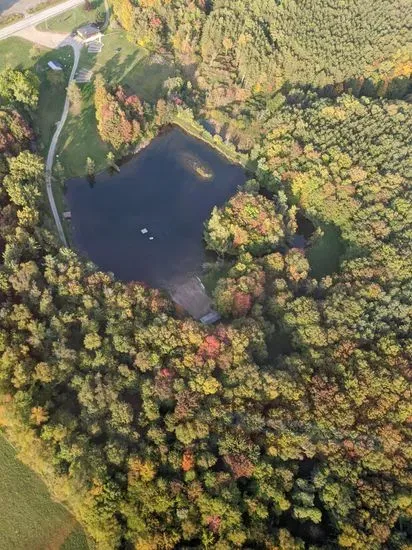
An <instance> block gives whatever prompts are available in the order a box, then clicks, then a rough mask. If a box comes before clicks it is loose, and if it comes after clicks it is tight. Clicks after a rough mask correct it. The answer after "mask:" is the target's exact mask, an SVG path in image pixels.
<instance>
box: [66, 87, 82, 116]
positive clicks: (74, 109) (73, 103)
mask: <svg viewBox="0 0 412 550" xmlns="http://www.w3.org/2000/svg"><path fill="white" fill-rule="evenodd" d="M67 96H68V98H69V101H70V111H71V113H72V115H74V116H78V115H79V114H80V112H81V110H82V93H81V91H80V88H79V86H78V85H77V84H76V82H74V80H72V81H71V82H70V84H69V85H68V87H67Z"/></svg>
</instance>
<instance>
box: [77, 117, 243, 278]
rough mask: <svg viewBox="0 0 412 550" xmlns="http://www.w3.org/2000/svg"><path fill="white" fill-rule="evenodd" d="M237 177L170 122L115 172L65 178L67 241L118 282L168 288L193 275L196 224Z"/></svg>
mask: <svg viewBox="0 0 412 550" xmlns="http://www.w3.org/2000/svg"><path fill="white" fill-rule="evenodd" d="M199 167H200V169H199ZM205 176H206V177H205ZM245 180H246V175H245V172H244V170H243V168H242V167H241V166H237V165H234V164H231V163H230V162H229V161H228V160H226V159H225V158H224V157H222V156H221V155H220V154H219V153H217V152H216V151H215V150H214V149H212V148H211V147H210V146H209V145H207V144H205V143H203V142H202V141H199V140H197V139H195V138H193V137H192V136H189V135H187V134H185V133H184V132H183V131H181V130H180V129H178V128H175V127H174V128H172V129H170V130H168V131H166V132H164V133H163V134H161V135H159V136H158V137H156V138H155V139H154V140H153V141H152V142H151V143H150V144H149V146H148V147H147V148H146V149H144V150H143V151H141V152H140V153H138V154H137V155H136V156H135V157H134V158H133V159H132V160H130V161H129V162H127V163H125V164H124V165H122V166H121V170H120V173H115V174H114V175H110V174H109V173H102V174H99V175H97V176H96V180H95V182H94V184H93V185H92V186H91V185H90V184H89V182H88V181H87V180H86V179H85V178H75V179H71V180H69V181H68V182H67V201H68V203H69V205H70V209H71V213H72V237H73V238H72V240H73V244H74V246H75V247H76V248H77V249H78V250H79V251H80V252H82V253H83V254H85V255H86V256H87V257H88V258H90V259H91V260H92V261H93V262H94V263H95V264H96V265H97V266H98V267H99V268H100V269H102V270H104V271H111V272H112V273H114V275H115V276H116V277H117V278H119V279H121V280H123V281H141V282H145V283H147V284H149V285H150V286H154V287H158V288H171V287H172V286H174V285H176V284H179V283H180V282H182V281H184V280H185V279H187V278H188V276H191V275H196V274H200V272H201V267H202V264H203V263H204V262H205V260H206V251H205V248H204V244H203V230H204V222H205V221H206V220H207V219H208V218H209V216H210V213H211V211H212V209H213V206H215V205H218V206H219V205H222V204H224V203H225V202H226V201H227V200H228V199H229V197H231V196H232V195H233V194H234V193H235V192H236V190H237V187H238V186H239V185H242V184H243V183H244V182H245ZM146 230H147V232H146ZM142 231H143V232H142Z"/></svg>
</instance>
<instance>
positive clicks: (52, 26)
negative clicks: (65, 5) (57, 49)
mask: <svg viewBox="0 0 412 550" xmlns="http://www.w3.org/2000/svg"><path fill="white" fill-rule="evenodd" d="M90 4H91V6H92V9H91V10H89V11H86V10H85V9H84V5H83V4H81V5H80V6H78V7H76V8H74V9H72V10H70V11H66V12H63V13H60V14H59V15H56V16H55V17H52V18H51V19H47V20H46V21H43V22H42V23H40V24H39V25H37V27H36V28H37V29H38V30H39V31H51V32H71V31H73V30H75V29H77V28H78V27H81V26H82V25H87V23H95V22H96V20H97V19H98V16H99V13H101V14H103V15H104V7H103V0H94V1H92V2H90Z"/></svg>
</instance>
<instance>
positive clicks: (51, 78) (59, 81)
mask: <svg viewBox="0 0 412 550" xmlns="http://www.w3.org/2000/svg"><path fill="white" fill-rule="evenodd" d="M49 61H58V62H59V63H60V64H61V65H62V66H63V71H61V72H58V71H52V69H50V68H49V67H48V65H47V63H48V62H49ZM72 66H73V50H72V48H70V47H69V46H65V47H64V48H59V49H56V50H49V49H47V48H43V47H40V46H35V45H34V44H32V43H31V42H28V41H27V40H24V39H22V38H14V37H12V38H8V39H7V40H2V41H0V71H1V70H2V69H4V68H6V67H11V68H12V69H21V70H23V69H31V70H32V71H33V72H34V73H35V74H36V75H37V76H38V77H39V79H40V100H39V105H38V108H37V111H36V112H34V113H33V125H34V130H35V131H36V134H37V136H38V140H37V141H38V152H39V153H41V154H42V155H44V156H46V154H47V149H48V147H49V144H50V141H51V138H52V135H53V133H54V130H55V127H56V122H57V121H58V120H59V119H60V116H61V113H62V111H63V105H64V100H65V96H66V86H67V82H68V80H69V75H70V71H71V69H72Z"/></svg>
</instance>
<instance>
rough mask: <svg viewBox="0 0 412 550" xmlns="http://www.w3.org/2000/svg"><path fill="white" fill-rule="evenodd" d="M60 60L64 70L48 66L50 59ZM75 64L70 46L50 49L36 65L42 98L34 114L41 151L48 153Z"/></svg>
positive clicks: (44, 153)
mask: <svg viewBox="0 0 412 550" xmlns="http://www.w3.org/2000/svg"><path fill="white" fill-rule="evenodd" d="M51 60H53V61H58V62H59V63H60V64H61V65H62V66H63V68H64V70H63V71H62V72H54V71H52V70H51V69H50V68H49V67H48V66H47V63H48V61H51ZM72 66H73V50H72V48H71V47H70V46H65V47H64V48H59V49H57V50H48V51H47V52H46V53H44V54H43V55H42V56H41V57H40V58H39V60H38V62H37V63H36V65H35V71H36V73H37V76H38V77H39V78H40V82H41V84H40V100H39V107H38V110H37V113H36V114H35V116H34V126H35V130H36V132H37V134H38V135H39V136H40V144H39V145H40V148H39V152H40V153H42V154H43V155H44V156H46V154H47V150H48V148H49V144H50V141H51V138H52V136H53V133H54V130H55V127H56V122H57V121H58V120H60V117H61V114H62V111H63V105H64V100H65V97H66V86H67V82H68V80H69V76H70V72H71V69H72Z"/></svg>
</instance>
